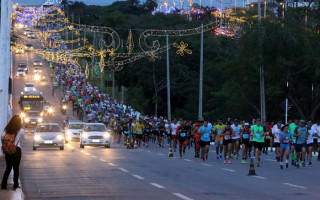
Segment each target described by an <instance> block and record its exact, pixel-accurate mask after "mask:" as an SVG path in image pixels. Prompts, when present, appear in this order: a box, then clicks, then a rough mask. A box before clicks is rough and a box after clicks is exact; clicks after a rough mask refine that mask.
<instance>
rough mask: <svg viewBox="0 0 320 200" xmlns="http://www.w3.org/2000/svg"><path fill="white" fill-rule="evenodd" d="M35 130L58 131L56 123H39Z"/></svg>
mask: <svg viewBox="0 0 320 200" xmlns="http://www.w3.org/2000/svg"><path fill="white" fill-rule="evenodd" d="M36 132H60V128H59V126H58V125H39V126H38V127H37V130H36Z"/></svg>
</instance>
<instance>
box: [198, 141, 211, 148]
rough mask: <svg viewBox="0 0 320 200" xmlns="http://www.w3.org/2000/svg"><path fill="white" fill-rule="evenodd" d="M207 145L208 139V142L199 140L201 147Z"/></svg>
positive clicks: (208, 143)
mask: <svg viewBox="0 0 320 200" xmlns="http://www.w3.org/2000/svg"><path fill="white" fill-rule="evenodd" d="M207 145H209V146H210V141H208V142H206V141H202V140H201V141H200V146H201V147H205V146H207Z"/></svg>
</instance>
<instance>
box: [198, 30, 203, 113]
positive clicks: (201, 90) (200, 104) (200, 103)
mask: <svg viewBox="0 0 320 200" xmlns="http://www.w3.org/2000/svg"><path fill="white" fill-rule="evenodd" d="M202 92H203V24H201V45H200V81H199V114H198V117H199V119H200V118H201V117H203V116H202Z"/></svg>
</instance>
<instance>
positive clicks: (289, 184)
mask: <svg viewBox="0 0 320 200" xmlns="http://www.w3.org/2000/svg"><path fill="white" fill-rule="evenodd" d="M282 184H284V185H288V186H290V187H295V188H301V189H307V188H306V187H304V186H300V185H294V184H291V183H282Z"/></svg>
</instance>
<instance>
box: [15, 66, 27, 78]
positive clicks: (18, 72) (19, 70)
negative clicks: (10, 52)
mask: <svg viewBox="0 0 320 200" xmlns="http://www.w3.org/2000/svg"><path fill="white" fill-rule="evenodd" d="M26 75H27V74H26V70H25V69H23V68H18V69H17V77H19V76H23V77H25V76H26Z"/></svg>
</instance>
